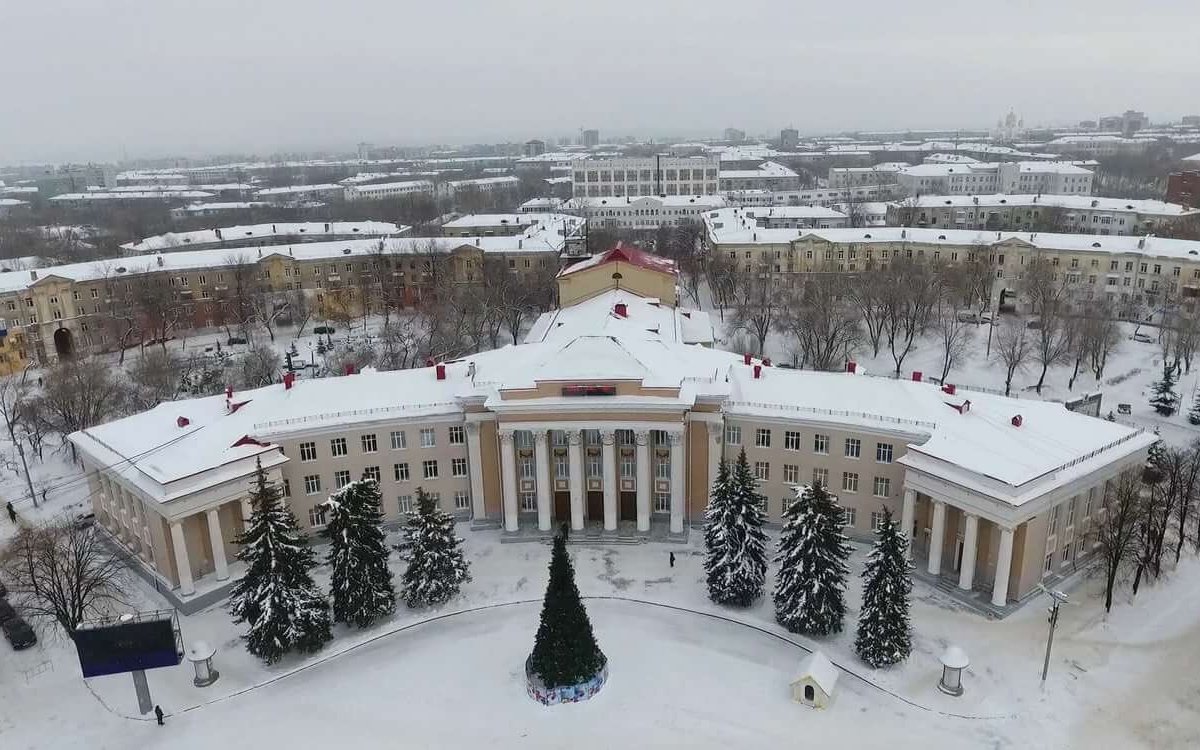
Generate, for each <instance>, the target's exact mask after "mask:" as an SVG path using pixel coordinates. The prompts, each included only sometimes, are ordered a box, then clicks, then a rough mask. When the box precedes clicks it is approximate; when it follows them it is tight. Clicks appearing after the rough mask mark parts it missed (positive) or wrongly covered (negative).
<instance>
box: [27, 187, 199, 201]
mask: <svg viewBox="0 0 1200 750" xmlns="http://www.w3.org/2000/svg"><path fill="white" fill-rule="evenodd" d="M212 197H213V194H212V193H208V192H205V191H203V190H151V191H136V192H134V191H112V190H91V191H88V192H84V193H61V194H59V195H56V196H54V197H53V198H51V199H50V200H52V201H59V202H68V201H132V200H168V199H181V200H182V199H186V200H203V199H205V198H212Z"/></svg>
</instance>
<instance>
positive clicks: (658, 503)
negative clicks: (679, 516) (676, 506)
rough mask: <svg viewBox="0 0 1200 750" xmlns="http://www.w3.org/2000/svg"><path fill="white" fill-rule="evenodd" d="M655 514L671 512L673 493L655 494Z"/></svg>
mask: <svg viewBox="0 0 1200 750" xmlns="http://www.w3.org/2000/svg"><path fill="white" fill-rule="evenodd" d="M654 512H655V513H670V512H671V493H670V492H655V493H654Z"/></svg>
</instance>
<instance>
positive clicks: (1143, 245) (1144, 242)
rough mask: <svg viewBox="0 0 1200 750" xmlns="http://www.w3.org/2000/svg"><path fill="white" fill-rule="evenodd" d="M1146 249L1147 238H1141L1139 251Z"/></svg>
mask: <svg viewBox="0 0 1200 750" xmlns="http://www.w3.org/2000/svg"><path fill="white" fill-rule="evenodd" d="M1145 249H1146V238H1145V237H1141V238H1139V239H1138V250H1145Z"/></svg>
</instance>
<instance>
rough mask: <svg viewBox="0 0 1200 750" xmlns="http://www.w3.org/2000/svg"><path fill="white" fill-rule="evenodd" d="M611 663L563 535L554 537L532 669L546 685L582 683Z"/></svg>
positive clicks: (558, 685) (532, 657)
mask: <svg viewBox="0 0 1200 750" xmlns="http://www.w3.org/2000/svg"><path fill="white" fill-rule="evenodd" d="M606 662H607V659H606V657H605V656H604V653H603V652H602V651H601V650H600V646H599V645H598V644H597V643H596V636H595V635H594V634H593V633H592V623H591V621H590V620H589V619H588V616H587V610H586V609H584V607H583V601H582V600H581V599H580V598H579V589H578V588H577V587H576V585H575V569H574V568H573V567H572V565H571V558H570V556H569V555H567V543H566V539H565V538H564V535H563V534H561V533H560V534H558V535H556V536H555V537H554V547H553V549H552V550H551V552H550V582H549V583H548V584H547V585H546V598H545V600H544V601H543V603H542V619H541V623H540V624H539V625H538V631H537V637H536V638H535V639H534V642H533V653H531V654H530V655H529V669H530V671H531V672H533V673H534V674H536V675H537V676H538V677H539V678H540V679H541V680H542V682H543V683H544V684H545V685H546V687H560V686H562V685H578V684H579V683H581V682H585V681H587V680H589V679H591V678H592V677H594V676H595V675H596V674H597V673H599V672H600V670H601V669H602V668H603V667H604V665H605V663H606Z"/></svg>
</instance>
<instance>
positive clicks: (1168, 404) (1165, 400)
mask: <svg viewBox="0 0 1200 750" xmlns="http://www.w3.org/2000/svg"><path fill="white" fill-rule="evenodd" d="M1151 388H1153V390H1154V395H1153V396H1151V398H1150V405H1151V406H1153V407H1154V411H1156V412H1158V413H1159V414H1161V415H1162V416H1164V417H1169V416H1171V415H1172V414H1174V413H1175V402H1176V401H1177V400H1178V399H1179V396H1178V394H1176V393H1175V368H1174V367H1172V366H1171V364H1170V363H1169V362H1164V363H1163V375H1162V380H1157V381H1155V382H1154V384H1153V385H1152V386H1151Z"/></svg>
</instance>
